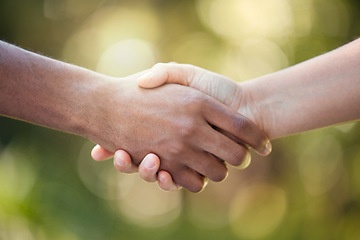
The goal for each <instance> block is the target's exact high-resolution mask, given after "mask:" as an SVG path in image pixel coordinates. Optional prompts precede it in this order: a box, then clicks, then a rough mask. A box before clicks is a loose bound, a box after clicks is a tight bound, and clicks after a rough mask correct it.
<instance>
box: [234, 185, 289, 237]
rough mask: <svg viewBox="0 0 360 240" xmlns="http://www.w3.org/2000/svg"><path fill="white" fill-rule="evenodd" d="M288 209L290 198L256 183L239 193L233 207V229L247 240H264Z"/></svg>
mask: <svg viewBox="0 0 360 240" xmlns="http://www.w3.org/2000/svg"><path fill="white" fill-rule="evenodd" d="M286 210H287V196H286V194H285V192H284V190H283V189H281V188H280V187H277V186H274V185H268V184H255V185H252V186H248V187H246V189H242V190H239V193H238V194H237V196H236V197H235V198H234V199H233V202H232V204H231V208H230V219H231V223H230V225H231V228H232V230H233V232H234V233H235V234H236V235H237V236H239V237H240V238H244V239H261V238H264V237H266V236H268V235H269V234H271V233H272V232H273V231H274V230H276V229H277V228H278V227H279V226H280V224H281V222H282V220H283V219H284V216H285V214H286Z"/></svg>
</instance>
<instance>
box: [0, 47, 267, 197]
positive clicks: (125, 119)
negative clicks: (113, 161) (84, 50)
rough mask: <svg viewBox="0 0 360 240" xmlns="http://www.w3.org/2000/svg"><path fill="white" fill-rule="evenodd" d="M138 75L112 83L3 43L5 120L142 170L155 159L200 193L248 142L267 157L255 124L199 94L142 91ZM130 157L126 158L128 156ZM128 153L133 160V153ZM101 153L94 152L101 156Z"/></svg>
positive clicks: (237, 159)
mask: <svg viewBox="0 0 360 240" xmlns="http://www.w3.org/2000/svg"><path fill="white" fill-rule="evenodd" d="M137 78H138V76H137V75H134V76H129V77H125V78H114V77H109V76H105V75H101V74H98V73H95V72H92V71H90V70H87V69H84V68H80V67H77V66H74V65H71V64H67V63H63V62H60V61H56V60H53V59H50V58H47V57H43V56H40V55H38V54H35V53H32V52H29V51H26V50H23V49H21V48H18V47H15V46H13V45H10V44H7V43H5V42H1V41H0V83H1V84H0V115H3V116H8V117H12V118H16V119H20V120H23V121H27V122H31V123H34V124H39V125H42V126H45V127H49V128H53V129H58V130H61V131H65V132H69V133H73V134H77V135H80V136H83V137H85V138H88V139H90V140H92V141H93V142H95V143H98V144H100V145H101V146H102V147H103V149H107V150H106V151H107V152H115V151H116V150H117V149H124V150H125V151H126V152H124V151H122V152H119V153H117V154H116V156H117V158H121V159H126V157H129V158H130V156H131V159H132V161H133V163H134V164H139V163H140V162H141V160H142V159H144V157H145V156H146V155H148V154H149V153H154V154H156V155H154V154H153V155H150V158H151V156H158V157H160V158H161V159H162V161H161V165H160V166H157V168H159V167H160V169H162V170H166V172H168V173H169V174H171V176H172V177H173V179H174V181H176V182H177V183H178V184H179V185H181V186H183V187H185V188H187V189H189V190H190V191H193V192H197V191H200V190H201V189H202V186H203V184H204V179H205V177H208V178H209V179H211V180H214V181H221V180H223V179H224V178H225V177H226V175H227V168H226V166H225V164H224V161H226V162H228V163H229V164H232V165H235V166H236V165H240V164H241V163H242V161H243V160H244V158H246V156H247V154H248V149H247V145H245V144H243V143H246V144H248V145H250V146H252V147H253V148H255V149H257V150H258V151H260V152H266V151H267V147H268V146H269V140H268V139H267V138H266V136H265V135H264V133H262V132H261V130H259V129H258V128H257V127H256V126H255V124H254V123H253V122H251V121H250V120H248V119H246V118H245V117H243V116H242V115H240V114H238V113H237V112H236V111H233V110H232V109H230V108H229V107H227V106H226V105H224V104H222V103H220V102H218V101H216V100H215V99H213V98H211V97H210V96H208V95H205V94H203V93H201V92H200V91H198V90H195V89H191V88H187V87H185V86H180V85H164V86H161V87H158V88H156V89H154V90H148V89H142V88H139V87H138V86H137V82H136V81H135V80H136V79H137ZM125 153H126V155H125ZM127 153H129V154H130V155H128V154H127ZM95 155H96V154H95Z"/></svg>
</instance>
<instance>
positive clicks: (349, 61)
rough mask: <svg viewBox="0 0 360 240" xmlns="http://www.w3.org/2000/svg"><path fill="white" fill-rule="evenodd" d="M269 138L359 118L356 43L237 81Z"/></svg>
mask: <svg viewBox="0 0 360 240" xmlns="http://www.w3.org/2000/svg"><path fill="white" fill-rule="evenodd" d="M241 86H242V88H243V90H244V93H245V94H246V95H247V98H248V99H250V102H251V103H252V104H251V106H252V107H255V109H256V113H255V114H258V115H261V116H262V120H261V122H262V124H263V128H264V130H265V132H266V133H267V134H268V136H269V137H270V138H271V139H274V138H278V137H282V136H286V135H291V134H295V133H299V132H304V131H307V130H312V129H316V128H321V127H325V126H329V125H333V124H337V123H342V122H347V121H352V120H357V119H359V118H360V41H359V40H356V41H354V42H352V43H349V44H347V45H345V46H343V47H341V48H339V49H336V50H334V51H332V52H329V53H327V54H324V55H322V56H319V57H316V58H313V59H311V60H308V61H306V62H303V63H301V64H298V65H295V66H293V67H290V68H288V69H285V70H282V71H279V72H276V73H273V74H270V75H267V76H264V77H261V78H258V79H255V80H252V81H248V82H245V83H243V84H241Z"/></svg>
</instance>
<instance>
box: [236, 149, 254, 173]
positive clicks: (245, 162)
mask: <svg viewBox="0 0 360 240" xmlns="http://www.w3.org/2000/svg"><path fill="white" fill-rule="evenodd" d="M250 163H251V154H250V151H249V150H248V151H247V153H246V156H245V157H244V159H243V161H242V163H241V164H240V165H239V166H235V168H236V169H239V170H243V169H245V168H247V167H249V166H250Z"/></svg>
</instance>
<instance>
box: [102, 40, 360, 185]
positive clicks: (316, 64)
mask: <svg viewBox="0 0 360 240" xmlns="http://www.w3.org/2000/svg"><path fill="white" fill-rule="evenodd" d="M359 56H360V40H359V39H358V40H355V41H353V42H351V43H349V44H346V45H344V46H342V47H340V48H338V49H336V50H334V51H331V52H329V53H326V54H324V55H321V56H318V57H315V58H313V59H310V60H308V61H305V62H303V63H300V64H297V65H295V66H292V67H289V68H287V69H284V70H281V71H278V72H275V73H272V74H269V75H266V76H262V77H260V78H257V79H254V80H251V81H247V82H243V83H235V82H233V81H231V80H230V79H228V78H226V77H224V76H221V75H218V74H216V73H212V72H209V71H206V70H204V69H201V68H198V67H195V66H191V65H183V64H158V65H155V66H154V67H153V69H152V73H151V74H146V75H144V76H143V77H141V78H140V79H139V80H138V82H139V85H140V86H142V87H144V88H155V87H157V86H161V85H162V84H164V83H176V84H181V85H184V86H188V87H192V88H195V89H198V90H200V91H202V92H204V93H206V94H208V95H210V96H212V97H214V98H216V99H218V100H219V101H221V102H223V103H224V104H226V105H227V106H229V107H230V108H232V109H234V110H236V111H238V112H239V113H241V114H243V115H244V116H246V117H248V118H249V119H251V120H252V121H253V122H254V123H256V124H257V126H259V127H260V129H262V130H263V131H264V132H265V133H266V134H267V135H268V136H269V138H270V139H276V138H280V137H284V136H288V135H292V134H297V133H301V132H305V131H309V130H313V129H317V128H322V127H327V126H331V125H335V124H339V123H344V122H349V121H356V120H359V119H360V68H359V66H360V58H359ZM102 151H103V149H102V148H101V147H97V152H98V153H100V152H102ZM110 156H111V153H109V152H108V153H107V155H106V157H110ZM160 159H161V158H160ZM160 159H159V158H158V157H156V156H150V157H149V158H147V159H146V161H144V166H142V167H141V168H140V169H139V173H140V176H142V177H143V178H144V179H145V180H147V181H149V180H154V179H156V173H157V170H158V169H157V168H156V167H157V166H158V163H159V161H160ZM116 160H117V162H122V164H123V165H122V167H121V168H119V170H120V171H121V172H130V171H128V170H129V169H130V167H129V166H131V163H130V161H129V159H127V161H125V160H124V158H117V159H116ZM149 161H151V162H152V163H151V164H150V163H148V162H149ZM145 163H146V165H154V166H155V167H153V168H151V169H150V168H146V166H145ZM141 165H142V164H140V166H141ZM131 170H132V171H133V170H135V169H134V168H132V169H131ZM157 180H158V183H159V186H160V187H161V188H162V189H164V190H176V189H177V186H176V184H175V183H174V181H173V179H172V178H171V176H170V174H169V173H164V172H162V171H160V172H159V173H158V178H157ZM175 182H176V181H175Z"/></svg>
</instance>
